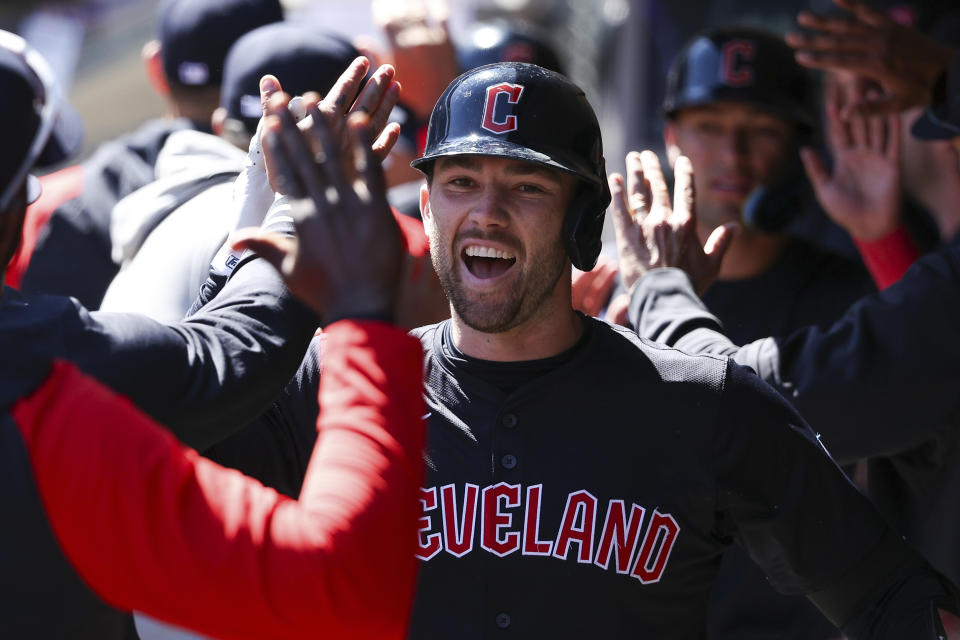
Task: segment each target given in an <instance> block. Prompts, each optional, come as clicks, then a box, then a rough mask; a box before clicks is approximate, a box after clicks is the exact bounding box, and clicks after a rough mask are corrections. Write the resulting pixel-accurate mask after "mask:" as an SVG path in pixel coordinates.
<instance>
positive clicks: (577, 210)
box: [563, 188, 606, 271]
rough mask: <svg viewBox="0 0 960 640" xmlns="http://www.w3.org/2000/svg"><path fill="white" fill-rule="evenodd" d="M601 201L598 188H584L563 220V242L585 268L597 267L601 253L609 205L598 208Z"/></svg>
mask: <svg viewBox="0 0 960 640" xmlns="http://www.w3.org/2000/svg"><path fill="white" fill-rule="evenodd" d="M598 204H599V203H598V200H597V194H596V192H595V190H594V189H591V188H584V189H580V191H579V193H577V195H575V196H574V197H573V201H572V202H571V203H570V208H569V209H568V210H567V215H566V217H565V218H564V220H563V243H564V245H565V247H566V249H567V255H568V256H570V262H571V263H572V264H573V266H575V267H576V268H577V269H580V270H581V271H590V270H591V269H593V267H595V266H596V264H597V259H598V258H599V257H600V248H601V246H602V243H601V240H600V233H601V232H602V231H603V218H604V214H605V212H606V206H603V208H601V209H600V210H599V211H597V206H598Z"/></svg>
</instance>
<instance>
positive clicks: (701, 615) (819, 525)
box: [272, 63, 955, 638]
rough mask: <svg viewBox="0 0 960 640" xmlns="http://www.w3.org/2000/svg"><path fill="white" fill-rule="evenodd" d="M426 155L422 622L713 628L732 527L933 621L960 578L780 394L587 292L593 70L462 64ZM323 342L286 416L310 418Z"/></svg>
mask: <svg viewBox="0 0 960 640" xmlns="http://www.w3.org/2000/svg"><path fill="white" fill-rule="evenodd" d="M415 164H416V166H417V168H419V169H420V170H422V171H423V172H424V174H425V175H426V177H427V183H426V184H425V185H424V186H423V188H422V190H421V206H422V213H423V219H424V223H425V227H426V228H427V230H428V233H429V235H430V250H431V255H432V258H433V262H434V265H435V267H436V269H437V271H438V273H439V275H440V278H441V282H443V284H444V287H445V291H446V293H447V295H448V298H449V299H450V302H451V311H452V318H451V320H449V321H446V322H443V323H440V324H438V325H433V326H428V327H424V328H422V329H419V330H417V331H416V335H418V336H419V337H420V339H421V342H422V344H423V345H424V349H425V351H426V354H427V356H426V361H425V379H426V398H427V406H428V410H429V412H428V420H429V422H428V425H429V427H428V443H427V448H426V458H427V469H428V470H427V479H426V482H425V486H424V487H423V489H422V490H421V493H420V500H421V505H422V508H423V513H422V517H421V518H420V521H419V530H420V531H419V539H418V550H417V557H418V558H419V559H420V560H421V561H422V564H421V568H420V579H419V586H418V593H417V598H416V602H415V607H414V614H413V622H412V626H411V635H412V636H413V637H417V638H445V637H457V638H486V637H496V636H498V635H501V634H504V635H505V634H509V635H513V636H516V637H554V638H557V637H583V636H587V635H589V636H594V637H618V636H623V635H627V634H629V635H632V636H636V637H650V638H654V637H655V638H694V637H702V636H703V634H704V631H705V602H706V598H707V595H708V593H709V590H710V586H711V584H712V582H713V579H714V577H715V575H716V571H717V565H718V559H719V556H720V554H721V553H722V551H723V550H724V549H725V548H726V547H728V546H729V545H730V544H732V543H733V542H734V541H736V542H738V543H739V544H741V545H742V546H743V547H745V548H746V549H747V550H748V551H749V553H750V554H751V557H752V558H753V559H754V560H755V561H756V562H757V563H758V564H759V565H760V566H761V567H763V569H764V570H765V571H766V572H767V573H768V575H769V577H770V580H771V582H773V583H774V584H775V585H776V586H777V587H778V588H779V589H781V590H783V591H786V592H791V593H797V594H800V593H803V594H807V595H808V597H810V598H811V600H813V601H814V602H815V603H816V604H817V605H818V606H819V607H820V608H821V610H822V611H824V613H825V615H827V617H828V618H829V619H830V620H832V621H833V622H834V623H835V624H836V625H837V626H839V627H842V628H843V629H844V631H845V633H847V634H848V635H849V636H850V637H852V638H858V637H890V638H893V637H903V635H904V633H905V630H906V629H909V630H910V631H909V633H910V634H913V635H914V636H915V637H929V638H935V637H937V635H936V632H937V627H938V626H939V624H940V623H939V618H938V617H937V616H936V615H935V612H933V611H932V610H931V608H930V607H931V603H939V604H940V605H942V606H945V607H948V608H951V609H952V608H953V607H954V606H955V605H954V604H953V602H952V596H949V595H948V590H949V588H948V587H945V583H944V582H941V579H940V578H939V577H937V576H936V574H934V573H933V572H932V571H931V570H930V569H929V568H928V567H927V566H926V565H925V564H924V562H923V561H922V560H920V558H919V556H917V555H916V554H915V553H914V552H913V551H911V550H909V549H908V548H906V547H905V546H904V545H903V543H902V541H901V540H899V538H898V537H897V536H896V535H894V534H892V532H891V531H890V530H889V529H888V528H887V527H886V525H885V524H884V523H883V521H882V520H881V519H880V518H879V516H878V515H877V514H876V513H875V511H874V510H873V508H872V507H871V506H870V505H869V504H868V503H867V502H866V500H865V499H864V498H863V497H862V496H861V495H860V494H859V493H858V492H857V491H856V489H855V488H854V487H853V486H852V485H850V484H849V482H847V480H846V479H845V478H844V477H843V475H842V474H841V473H840V471H839V470H838V469H837V467H836V466H835V465H834V463H833V461H832V460H830V458H829V457H828V456H827V455H826V454H825V453H824V451H823V450H822V448H821V447H820V445H819V443H818V442H817V440H816V438H815V437H814V436H813V434H812V432H810V430H809V429H808V428H807V427H806V425H805V424H804V423H803V421H802V419H801V418H800V417H799V416H798V415H797V414H796V413H795V412H794V411H793V410H792V409H790V408H789V407H788V406H787V405H786V404H785V403H784V402H783V401H782V400H780V399H779V398H778V397H777V395H776V393H775V392H773V391H772V390H771V389H769V388H768V387H766V386H765V385H762V384H761V383H760V382H759V381H758V380H757V378H756V377H755V376H753V375H752V374H751V373H750V372H748V371H747V370H745V369H742V368H741V367H739V366H737V365H736V364H734V363H733V362H731V361H728V360H726V359H714V358H704V357H692V356H688V355H685V354H682V353H680V352H678V351H673V350H670V349H667V348H663V347H661V346H658V345H655V344H652V343H647V342H644V341H641V340H639V339H637V338H636V337H635V336H634V335H633V334H632V333H631V332H628V331H624V330H622V329H617V328H614V327H612V326H610V325H608V324H606V323H603V322H601V321H599V320H596V319H592V318H589V317H585V316H582V315H579V314H577V313H575V312H574V311H573V309H572V306H571V301H570V296H571V293H570V285H569V279H570V267H571V264H573V265H575V266H577V267H578V268H582V269H589V268H590V267H592V266H593V264H594V263H595V261H596V259H597V256H598V254H599V250H600V229H601V226H602V221H603V215H604V210H605V208H606V206H607V204H608V203H609V201H610V192H609V190H608V188H607V186H606V185H607V183H606V180H605V174H604V160H603V152H602V145H601V140H600V131H599V126H598V125H597V121H596V117H595V115H594V113H593V109H592V108H591V107H590V105H589V103H588V102H587V101H586V98H585V96H584V95H583V92H582V91H581V90H580V89H579V88H577V87H576V86H575V85H573V84H572V83H570V82H569V81H568V80H567V79H565V78H564V77H563V76H560V75H558V74H555V73H552V72H549V71H546V70H544V69H542V68H540V67H536V66H533V65H529V64H523V63H501V64H495V65H489V66H485V67H480V68H478V69H475V70H473V71H470V72H468V73H466V74H464V75H462V76H460V77H459V78H458V79H457V80H456V81H454V82H453V83H452V84H451V85H450V86H449V87H448V89H447V90H446V91H445V92H444V94H443V95H442V96H441V98H440V100H439V101H438V103H437V106H436V108H435V109H434V112H433V115H432V117H431V123H430V131H429V135H428V139H427V146H426V152H425V154H424V156H423V157H422V158H420V159H418V160H417V161H416V163H415ZM651 181H652V184H653V188H654V193H655V194H656V197H657V198H658V199H659V198H661V197H663V190H664V187H663V185H662V177H661V178H660V179H659V181H654V178H653V176H651ZM317 348H318V344H317V343H316V342H315V343H314V345H313V347H312V348H311V352H312V355H311V357H309V358H308V359H307V360H306V361H305V364H304V367H305V368H306V370H305V369H304V368H302V369H301V374H303V375H299V376H298V377H297V378H296V380H295V381H294V383H293V385H294V387H295V388H294V389H292V390H290V393H288V394H286V396H285V397H284V399H283V401H282V403H281V404H282V405H283V406H282V407H278V408H276V409H275V410H274V412H273V414H272V418H273V419H284V418H285V419H290V417H291V416H303V417H307V416H310V415H311V411H312V412H313V413H314V414H315V407H314V408H311V407H310V406H309V404H308V402H307V399H308V398H309V394H310V393H311V389H310V388H309V387H310V385H311V384H312V381H313V380H315V379H316V377H317V376H316V373H315V369H316V363H317V361H318V360H319V358H320V354H318V353H317ZM311 368H313V370H314V373H313V374H312V375H309V373H310V372H309V370H310V369H311ZM298 401H299V403H300V404H299V406H298V405H297V402H298ZM868 603H872V604H868Z"/></svg>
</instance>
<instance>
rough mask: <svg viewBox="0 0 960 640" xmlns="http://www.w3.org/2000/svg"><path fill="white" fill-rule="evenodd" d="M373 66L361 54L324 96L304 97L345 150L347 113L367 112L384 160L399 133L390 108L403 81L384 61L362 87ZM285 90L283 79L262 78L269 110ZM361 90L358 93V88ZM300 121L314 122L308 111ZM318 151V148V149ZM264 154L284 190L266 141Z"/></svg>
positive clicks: (376, 146)
mask: <svg viewBox="0 0 960 640" xmlns="http://www.w3.org/2000/svg"><path fill="white" fill-rule="evenodd" d="M369 68H370V61H369V60H367V59H366V58H364V57H363V56H360V57H358V58H356V59H355V60H354V61H353V62H352V63H350V66H349V67H347V68H346V70H345V71H344V72H343V73H342V74H341V75H340V78H339V79H338V80H337V82H336V84H334V86H333V88H331V89H330V91H329V93H327V95H326V96H325V97H323V98H322V99H321V98H320V96H319V94H315V93H309V94H307V95H305V96H303V100H304V101H310V102H318V103H319V107H318V109H319V111H320V113H322V114H324V115H326V116H327V117H328V123H329V128H330V130H331V135H332V136H333V137H334V139H335V140H336V141H337V144H338V146H339V148H340V150H342V151H346V150H348V149H349V148H350V144H351V140H350V136H349V135H348V133H347V126H346V117H347V116H348V115H350V114H351V113H366V114H367V115H368V116H369V118H370V125H369V126H370V131H371V134H372V138H373V142H372V143H371V148H372V150H373V153H374V156H375V157H376V158H377V159H378V161H380V162H382V161H383V160H384V158H386V157H387V155H388V154H389V153H390V150H391V149H393V145H394V144H396V142H397V139H398V138H399V137H400V125H398V124H396V123H390V124H387V118H389V116H390V112H391V111H392V110H393V107H394V106H396V104H397V99H398V98H399V97H400V83H399V82H396V81H395V80H394V78H395V76H396V71H395V70H394V68H393V67H392V66H390V65H386V64H385V65H381V66H380V67H379V68H378V69H377V70H376V72H374V74H373V76H372V77H371V78H370V80H369V81H368V82H367V84H366V85H364V87H363V90H362V91H359V90H360V85H361V84H362V83H363V78H364V76H365V75H366V73H367V71H368V70H369ZM280 91H282V87H281V86H280V82H279V81H278V80H277V78H276V77H274V76H269V75H268V76H264V77H263V79H261V81H260V102H261V105H263V108H264V115H266V113H267V104H268V101H269V100H270V98H271V96H273V95H275V94H277V93H279V92H280ZM358 91H359V95H357V92H358ZM300 105H301V103H300V101H299V100H296V101H294V107H295V110H297V109H299V108H301V107H300ZM299 115H307V117H305V118H304V119H303V120H301V121H300V123H299V126H300V127H301V128H302V129H306V128H308V127H309V126H310V125H311V121H310V118H309V114H303V113H301V114H299ZM316 151H319V150H316ZM263 152H264V156H265V159H266V163H267V175H268V177H269V178H270V185H271V186H272V187H273V190H274V191H276V192H277V193H283V192H282V191H281V190H280V189H278V185H277V184H276V183H275V181H274V180H273V177H272V175H271V173H270V165H271V162H270V149H269V148H268V147H266V145H264V148H263ZM343 171H344V172H345V173H346V174H347V175H348V176H349V175H350V173H351V172H352V168H351V165H350V164H349V163H347V164H345V165H344V166H343Z"/></svg>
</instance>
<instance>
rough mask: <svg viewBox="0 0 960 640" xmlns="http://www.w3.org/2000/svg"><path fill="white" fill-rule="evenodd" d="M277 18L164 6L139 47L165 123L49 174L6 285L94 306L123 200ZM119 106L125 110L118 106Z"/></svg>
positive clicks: (260, 1)
mask: <svg viewBox="0 0 960 640" xmlns="http://www.w3.org/2000/svg"><path fill="white" fill-rule="evenodd" d="M282 19H283V10H282V8H281V6H280V3H279V0H164V1H163V2H162V3H161V4H160V7H159V9H158V14H157V33H158V38H157V40H153V41H151V42H149V43H147V44H146V45H145V46H144V49H143V57H144V64H145V68H146V73H147V77H148V78H149V79H150V82H151V85H152V86H153V88H154V89H155V91H156V92H157V93H158V94H159V95H160V96H162V97H163V99H164V103H165V105H166V110H167V113H166V116H165V117H164V118H161V119H157V120H151V121H149V122H147V123H146V124H144V125H143V126H142V127H140V128H139V129H138V130H137V131H135V132H133V133H131V134H129V135H126V136H122V137H121V138H118V139H116V140H113V141H111V142H108V143H105V144H104V145H102V146H101V147H100V148H99V149H98V150H97V151H96V152H95V153H94V155H93V156H92V157H91V158H90V159H89V160H86V161H85V162H84V163H83V164H82V165H79V166H76V167H71V168H69V169H66V170H64V171H61V172H58V173H57V174H55V176H56V180H57V185H56V192H57V194H59V195H58V198H62V200H60V199H52V198H47V199H44V200H43V201H41V202H40V203H38V205H42V208H40V207H34V208H32V209H31V210H30V211H29V212H28V216H27V220H26V222H25V226H26V229H25V234H24V237H25V242H24V244H23V245H22V246H21V248H20V251H19V252H18V254H17V255H16V256H15V257H14V259H13V261H12V264H11V265H10V268H9V269H8V270H7V277H6V283H7V284H9V285H11V286H16V287H17V288H19V289H20V290H22V291H24V292H32V293H52V294H59V295H70V296H74V297H76V298H77V299H78V300H80V302H81V303H82V304H83V305H84V306H86V307H88V308H91V309H96V308H97V307H99V305H100V302H101V300H102V298H103V294H104V292H105V291H106V288H107V285H108V284H109V283H110V280H111V279H112V278H113V277H114V276H115V275H116V273H117V265H116V264H115V263H114V262H113V260H111V252H110V249H111V242H110V215H111V212H112V210H113V207H114V205H116V203H117V202H118V201H119V200H120V199H121V198H123V197H124V196H126V195H128V194H129V193H131V192H133V191H135V190H136V189H139V188H140V187H142V186H144V185H145V184H147V183H149V182H152V181H153V180H155V179H156V173H155V170H154V166H155V164H156V161H157V156H158V154H159V151H160V149H161V148H162V147H163V144H164V142H165V141H166V139H167V136H169V135H170V134H171V133H172V132H174V131H177V130H180V129H185V128H195V129H198V130H201V131H209V130H210V117H211V114H212V113H213V111H214V109H216V108H217V106H218V104H219V96H220V81H221V77H222V73H223V63H224V59H225V58H226V55H227V51H228V50H229V48H230V46H231V45H232V44H233V42H234V41H235V40H236V39H237V38H239V37H240V36H241V35H243V34H244V33H246V32H248V31H250V30H251V29H254V28H256V27H258V26H261V25H264V24H269V23H272V22H277V21H279V20H282ZM117 108H122V106H121V105H117Z"/></svg>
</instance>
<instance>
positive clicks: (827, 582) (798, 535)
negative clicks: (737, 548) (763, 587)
mask: <svg viewBox="0 0 960 640" xmlns="http://www.w3.org/2000/svg"><path fill="white" fill-rule="evenodd" d="M715 433H716V437H715V446H714V460H715V464H716V469H715V471H716V477H717V513H718V518H717V525H716V527H715V531H714V534H715V535H717V536H718V537H720V538H725V539H733V540H735V541H736V542H737V543H739V544H740V545H742V546H743V547H744V548H745V549H746V550H747V552H748V553H749V554H750V556H751V558H753V560H754V562H756V563H757V564H758V565H759V566H760V567H761V568H762V569H763V570H764V572H765V573H766V574H767V576H768V578H769V579H770V582H771V584H772V585H773V586H774V587H775V588H777V589H778V590H779V591H781V592H783V593H788V594H804V595H807V597H809V598H810V600H811V601H812V602H813V603H814V604H815V605H816V606H817V607H818V608H819V609H820V610H821V611H822V612H823V613H824V615H825V616H826V617H827V618H828V619H829V620H830V621H831V622H833V623H834V624H835V625H836V626H837V627H838V628H840V629H842V630H843V631H844V634H845V636H846V637H848V638H852V639H856V638H873V639H883V638H890V639H893V638H904V637H910V638H930V639H931V640H933V639H935V638H939V637H942V636H940V635H938V634H939V633H942V631H943V629H942V623H941V622H940V618H939V614H937V611H938V610H939V609H942V610H945V611H948V612H952V613H954V614H955V613H956V612H957V610H958V609H957V607H958V604H960V603H958V601H957V600H956V596H955V592H954V590H953V587H952V585H950V583H949V581H947V580H946V579H945V578H943V577H942V576H940V575H939V574H937V573H936V572H935V571H934V570H933V569H932V568H930V567H929V565H928V564H927V563H926V562H925V561H924V560H923V559H922V558H921V557H920V555H919V554H917V553H916V552H915V551H913V550H912V549H910V548H909V547H907V545H906V544H905V543H904V542H903V540H902V539H901V538H900V537H899V536H897V535H896V534H895V533H893V532H892V531H891V530H890V529H889V527H888V526H887V525H886V523H885V522H884V521H883V519H882V518H881V517H880V515H879V514H878V513H877V512H876V510H875V509H874V508H873V506H872V505H871V504H870V503H869V502H868V501H867V499H866V498H865V497H864V496H863V495H861V494H860V493H859V491H857V489H856V488H855V487H854V486H853V485H852V484H851V483H850V482H849V481H848V480H847V479H846V477H845V476H844V475H843V473H842V472H841V471H840V469H839V468H838V467H837V466H836V464H835V463H834V462H833V460H831V459H830V457H829V456H828V455H827V454H826V452H825V451H824V449H823V447H822V446H821V445H820V443H819V441H818V440H817V438H816V437H815V436H814V434H813V432H812V431H811V430H810V428H809V427H808V426H807V425H806V424H805V423H804V422H803V419H802V418H800V416H799V415H798V414H797V413H796V411H795V410H794V409H793V408H792V407H790V406H789V405H788V404H787V403H786V401H784V400H783V399H782V398H781V397H780V396H778V395H777V394H776V393H775V392H774V391H773V390H772V389H770V388H769V387H767V386H766V385H765V384H763V383H762V382H761V381H760V380H758V379H757V377H756V376H754V375H753V374H752V373H750V372H749V371H747V370H746V369H744V368H742V367H739V366H737V365H735V364H733V363H729V362H728V368H727V378H726V380H725V383H724V394H723V401H722V405H721V408H720V410H719V412H718V419H717V428H716V432H715Z"/></svg>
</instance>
